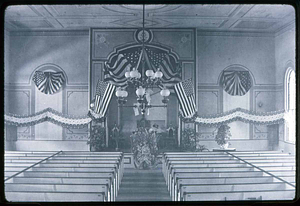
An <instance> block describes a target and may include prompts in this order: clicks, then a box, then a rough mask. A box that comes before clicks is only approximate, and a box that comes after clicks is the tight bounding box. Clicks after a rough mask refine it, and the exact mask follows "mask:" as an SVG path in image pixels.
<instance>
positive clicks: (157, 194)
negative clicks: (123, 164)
mask: <svg viewBox="0 0 300 206" xmlns="http://www.w3.org/2000/svg"><path fill="white" fill-rule="evenodd" d="M116 201H117V202H127V201H171V197H170V194H169V192H168V188H167V185H166V182H165V179H164V176H163V173H162V169H161V167H158V168H156V169H153V170H137V169H133V168H125V169H124V176H123V178H122V182H121V185H120V189H119V192H118V196H117V198H116Z"/></svg>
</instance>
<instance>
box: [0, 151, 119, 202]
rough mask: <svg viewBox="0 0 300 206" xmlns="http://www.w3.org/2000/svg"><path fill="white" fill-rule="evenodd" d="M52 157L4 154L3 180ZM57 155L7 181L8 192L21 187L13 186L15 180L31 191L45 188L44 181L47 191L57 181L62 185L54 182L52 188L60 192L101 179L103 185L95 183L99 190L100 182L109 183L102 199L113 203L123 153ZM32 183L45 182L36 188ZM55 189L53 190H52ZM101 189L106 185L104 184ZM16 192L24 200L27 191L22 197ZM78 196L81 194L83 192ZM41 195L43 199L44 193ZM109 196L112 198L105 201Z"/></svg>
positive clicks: (26, 153)
mask: <svg viewBox="0 0 300 206" xmlns="http://www.w3.org/2000/svg"><path fill="white" fill-rule="evenodd" d="M53 153H54V152H8V153H6V155H5V163H6V168H7V169H6V170H5V172H6V177H7V176H8V175H12V174H15V173H17V172H19V171H21V170H23V169H24V168H26V167H29V166H31V165H33V164H35V163H36V162H38V161H40V160H43V159H45V158H47V157H49V156H50V155H52V154H53ZM60 155H61V156H60ZM60 155H59V156H54V157H52V158H50V159H48V160H47V161H44V162H43V163H40V164H38V165H36V166H35V167H33V168H31V169H29V170H28V171H25V172H23V173H21V174H19V175H18V176H16V177H14V178H12V179H10V180H8V181H7V184H8V185H9V184H10V186H9V187H8V190H9V188H11V189H12V190H16V189H17V188H18V186H17V184H21V183H14V182H13V181H14V179H16V181H18V180H19V181H20V180H21V181H24V182H26V180H27V182H26V183H22V184H25V185H27V186H29V187H30V188H35V187H41V185H47V184H45V181H46V182H47V180H48V185H47V187H48V188H49V185H50V184H53V183H52V182H51V181H54V180H56V181H58V179H59V181H63V182H61V183H57V182H56V183H54V185H55V184H59V185H60V186H59V187H60V188H63V187H67V188H69V187H70V185H74V186H75V188H76V187H77V186H76V184H78V183H80V184H86V183H85V182H84V181H82V180H85V181H88V182H90V184H93V185H95V181H96V182H97V180H99V178H103V179H102V183H99V181H98V183H96V184H98V185H100V186H101V185H102V186H101V187H102V189H103V180H105V181H108V182H109V185H110V186H105V187H104V190H105V188H106V191H104V196H103V197H104V200H115V197H116V194H117V190H118V188H119V184H120V180H121V178H122V176H123V169H124V161H123V158H124V155H123V153H121V152H109V153H107V152H96V153H94V152H92V153H91V152H63V153H62V154H60ZM58 157H59V158H58ZM16 165H17V166H16ZM30 178H31V179H30ZM28 179H29V180H28ZM37 179H38V180H37ZM31 180H35V181H41V180H42V181H44V182H42V183H36V184H37V185H36V186H34V185H30V184H32V182H30V181H31ZM74 181H75V182H74ZM67 182H69V185H67V186H63V185H65V184H66V183H67ZM54 185H53V187H54V188H55V186H54ZM93 185H92V186H87V188H91V187H95V186H93ZM104 185H107V182H106V183H105V184H104ZM23 186H24V185H23ZM97 187H99V186H97ZM77 188H78V190H79V189H80V187H77ZM81 188H82V187H81ZM82 189H84V188H82ZM69 190H71V189H69ZM73 190H74V189H73ZM7 192H8V193H9V194H12V193H13V191H7ZM19 192H20V194H23V198H25V196H24V195H25V194H27V193H26V192H27V191H25V193H23V192H22V191H19ZM32 192H34V191H32ZM61 192H62V191H59V193H61ZM63 192H66V191H63ZM67 192H68V191H67ZM78 192H79V191H78ZM81 192H83V193H84V191H81ZM48 193H49V191H48ZM48 193H47V194H48ZM49 194H52V193H49ZM78 194H79V193H78ZM44 195H46V193H45V194H44ZM108 195H109V196H111V197H110V198H107V196H108ZM21 196H22V195H21ZM33 196H34V195H33ZM54 196H55V195H54ZM105 197H106V198H105ZM20 198H21V197H20ZM25 199H26V198H25ZM62 201H63V200H62Z"/></svg>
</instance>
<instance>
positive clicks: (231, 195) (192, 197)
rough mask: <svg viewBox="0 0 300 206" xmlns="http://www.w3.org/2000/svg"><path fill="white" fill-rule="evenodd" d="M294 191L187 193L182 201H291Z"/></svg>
mask: <svg viewBox="0 0 300 206" xmlns="http://www.w3.org/2000/svg"><path fill="white" fill-rule="evenodd" d="M294 197H295V190H294V189H292V190H277V191H276V190H268V191H237V192H231V191H230V192H206V193H204V192H201V193H197V192H188V193H185V194H184V195H183V201H230V200H234V201H236V200H255V199H260V200H292V199H294Z"/></svg>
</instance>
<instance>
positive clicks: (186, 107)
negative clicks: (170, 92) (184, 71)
mask: <svg viewBox="0 0 300 206" xmlns="http://www.w3.org/2000/svg"><path fill="white" fill-rule="evenodd" d="M174 89H175V92H176V94H177V97H178V100H179V103H180V106H181V111H182V114H183V117H184V118H191V117H192V116H194V115H195V114H196V112H197V106H196V102H195V95H194V88H193V82H192V79H187V80H185V81H183V82H179V83H178V84H175V85H174Z"/></svg>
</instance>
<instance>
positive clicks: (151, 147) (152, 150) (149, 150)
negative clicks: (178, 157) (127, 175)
mask: <svg viewBox="0 0 300 206" xmlns="http://www.w3.org/2000/svg"><path fill="white" fill-rule="evenodd" d="M130 137H131V138H132V140H133V147H132V150H133V157H134V163H135V167H136V168H138V169H150V168H153V167H155V166H156V165H157V155H158V147H157V142H156V133H155V132H149V131H148V130H147V129H145V128H141V129H139V130H138V131H136V132H134V133H133V134H132V135H131V136H130Z"/></svg>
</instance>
